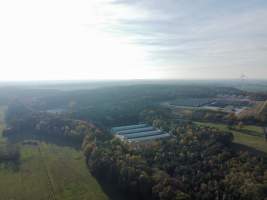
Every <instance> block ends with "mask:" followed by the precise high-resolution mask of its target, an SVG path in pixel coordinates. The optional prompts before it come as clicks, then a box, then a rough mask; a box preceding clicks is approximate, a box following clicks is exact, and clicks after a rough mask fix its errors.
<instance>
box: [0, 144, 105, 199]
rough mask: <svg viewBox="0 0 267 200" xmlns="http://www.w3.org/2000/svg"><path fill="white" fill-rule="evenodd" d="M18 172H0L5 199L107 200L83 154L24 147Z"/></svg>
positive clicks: (47, 147) (49, 147) (48, 146)
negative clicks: (91, 173)
mask: <svg viewBox="0 0 267 200" xmlns="http://www.w3.org/2000/svg"><path fill="white" fill-rule="evenodd" d="M21 154H22V156H21V157H22V158H21V166H20V168H19V170H17V171H14V170H11V169H4V168H2V169H0V194H1V199H2V200H8V199H14V200H15V199H18V200H29V199H34V200H39V199H40V200H41V199H42V200H50V199H51V200H55V199H59V200H61V199H62V200H63V199H64V200H73V199H77V200H78V199H81V200H87V199H88V200H92V199H93V200H107V199H108V197H107V196H106V195H105V193H104V192H103V191H102V189H101V187H100V185H99V184H98V183H97V182H96V180H95V179H94V178H93V177H92V176H91V175H90V173H89V172H88V169H87V168H86V166H85V162H84V157H83V155H82V154H81V152H79V151H76V150H74V149H72V148H70V147H58V146H56V145H52V144H45V143H41V144H39V145H38V146H30V145H23V146H22V147H21Z"/></svg>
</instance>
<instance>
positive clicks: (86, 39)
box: [0, 0, 267, 81]
mask: <svg viewBox="0 0 267 200" xmlns="http://www.w3.org/2000/svg"><path fill="white" fill-rule="evenodd" d="M266 19H267V1H266V0H235V1H232V0H224V1H218V0H164V1H162V0H46V1H38V0H24V1H21V0H8V1H0V81H10V80H16V81H24V80H102V79H120V80H122V79H238V78H240V77H241V75H242V74H244V75H245V76H246V77H247V78H249V79H266V78H267V20H266Z"/></svg>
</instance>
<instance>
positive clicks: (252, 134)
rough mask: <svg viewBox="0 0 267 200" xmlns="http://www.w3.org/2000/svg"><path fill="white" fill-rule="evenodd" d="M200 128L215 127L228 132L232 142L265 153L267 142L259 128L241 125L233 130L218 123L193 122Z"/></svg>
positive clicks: (266, 151)
mask: <svg viewBox="0 0 267 200" xmlns="http://www.w3.org/2000/svg"><path fill="white" fill-rule="evenodd" d="M195 123H196V124H198V125H201V126H210V127H215V128H218V129H220V130H223V131H230V132H232V133H233V135H234V142H235V143H237V144H242V145H245V146H248V147H251V148H254V149H256V150H258V151H261V152H264V153H267V142H266V141H265V140H264V137H263V129H262V127H259V126H252V125H243V126H242V127H237V126H234V127H233V128H234V129H229V127H228V126H227V125H225V124H218V123H206V122H195Z"/></svg>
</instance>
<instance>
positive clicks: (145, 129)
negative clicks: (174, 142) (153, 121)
mask: <svg viewBox="0 0 267 200" xmlns="http://www.w3.org/2000/svg"><path fill="white" fill-rule="evenodd" d="M111 133H113V134H115V136H116V137H118V138H119V139H121V140H123V141H127V142H141V141H149V140H155V139H162V138H167V137H170V134H169V133H166V132H164V131H162V130H159V129H156V128H155V127H153V126H149V125H148V124H145V123H142V124H133V125H127V126H119V127H113V128H111Z"/></svg>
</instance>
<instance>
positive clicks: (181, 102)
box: [169, 98, 213, 107]
mask: <svg viewBox="0 0 267 200" xmlns="http://www.w3.org/2000/svg"><path fill="white" fill-rule="evenodd" d="M212 101H213V99H211V98H179V99H176V100H173V101H170V102H169V103H170V104H171V105H174V106H186V107H199V106H202V105H204V104H207V103H210V102H212Z"/></svg>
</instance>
